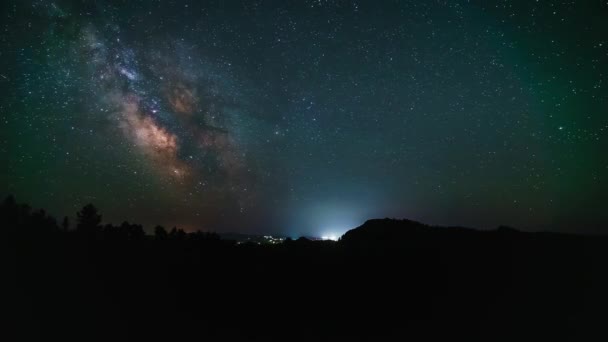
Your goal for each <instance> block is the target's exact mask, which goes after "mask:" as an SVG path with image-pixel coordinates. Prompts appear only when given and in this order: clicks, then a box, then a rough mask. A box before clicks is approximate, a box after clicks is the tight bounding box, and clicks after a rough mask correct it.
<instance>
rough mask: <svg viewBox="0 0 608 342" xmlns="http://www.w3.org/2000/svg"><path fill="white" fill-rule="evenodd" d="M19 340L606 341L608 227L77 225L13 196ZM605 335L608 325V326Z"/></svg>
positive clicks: (5, 245)
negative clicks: (334, 237) (318, 232)
mask: <svg viewBox="0 0 608 342" xmlns="http://www.w3.org/2000/svg"><path fill="white" fill-rule="evenodd" d="M0 222H1V224H2V231H1V232H0V233H1V236H2V246H1V247H2V248H1V249H2V252H3V255H2V261H3V263H5V265H4V267H3V269H4V270H5V273H4V274H5V277H4V281H3V283H4V285H7V287H6V289H5V290H4V291H3V293H4V296H3V297H4V300H3V302H4V304H3V307H4V311H5V312H6V313H8V321H6V322H5V323H7V327H9V328H8V329H9V330H8V331H5V333H8V332H9V331H10V330H14V333H15V334H16V335H14V336H19V338H18V339H17V340H45V341H46V340H55V339H57V340H72V339H73V340H85V341H90V340H104V341H106V340H144V339H165V340H182V339H189V340H193V339H199V338H209V339H212V340H216V339H222V340H252V339H262V338H272V339H280V340H311V339H316V340H349V341H350V340H353V339H354V340H395V339H397V340H407V339H410V338H411V339H414V340H439V339H441V340H444V339H448V338H449V339H453V338H461V337H466V338H467V339H469V340H484V341H513V340H532V339H536V340H573V341H588V340H598V338H599V336H602V335H603V336H605V333H604V332H603V328H604V325H605V323H606V318H607V314H606V307H607V306H606V304H608V301H607V295H606V289H608V287H607V286H606V285H608V281H607V280H608V269H607V268H606V260H608V238H606V237H605V236H582V235H573V234H557V233H530V232H521V231H517V230H515V229H513V228H510V227H499V228H498V229H496V230H491V231H479V230H474V229H468V228H462V227H435V226H428V225H425V224H422V223H419V222H415V221H410V220H394V219H376V220H369V221H367V222H366V223H364V224H363V225H362V226H360V227H357V228H354V229H352V230H350V231H348V232H347V233H345V234H344V235H343V236H342V237H341V239H340V240H339V241H336V242H334V241H312V240H309V239H306V238H299V239H295V240H292V239H287V240H285V242H283V243H281V244H276V245H258V244H253V243H241V244H239V243H237V242H236V241H230V240H224V239H220V236H219V235H218V234H216V233H212V232H189V233H187V232H185V231H183V230H181V229H178V228H171V229H166V228H164V227H162V226H156V227H154V228H153V229H152V232H153V234H151V235H149V234H146V232H145V230H144V228H143V227H142V226H141V225H138V224H132V223H129V222H123V223H122V224H120V225H118V226H115V225H111V224H105V225H102V222H103V217H102V214H101V213H100V212H99V211H98V209H97V208H95V206H93V205H92V204H87V205H85V206H84V207H83V208H82V209H80V210H79V211H78V212H77V213H76V222H74V223H71V222H70V220H69V218H68V217H65V218H64V219H62V220H61V223H58V221H57V220H56V219H55V218H53V217H52V216H50V215H49V214H48V213H46V212H45V211H44V210H32V209H31V208H30V207H29V206H28V205H26V204H20V203H17V201H16V200H15V199H14V197H12V196H9V197H7V198H6V199H5V200H4V201H3V202H2V204H1V205H0ZM599 340H601V338H600V339H599Z"/></svg>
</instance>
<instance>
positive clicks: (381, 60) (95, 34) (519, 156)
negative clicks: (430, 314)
mask: <svg viewBox="0 0 608 342" xmlns="http://www.w3.org/2000/svg"><path fill="white" fill-rule="evenodd" d="M2 11H3V18H4V19H3V21H2V26H1V27H0V29H1V30H2V31H1V32H0V42H1V44H2V49H1V55H0V61H1V62H2V65H3V66H2V69H1V71H0V74H1V77H0V87H1V89H2V93H3V96H2V99H1V100H0V117H1V119H2V120H1V122H0V133H1V136H0V137H1V139H2V141H1V143H2V146H1V147H0V160H1V161H2V164H3V165H6V167H4V168H3V170H2V171H1V173H0V181H1V182H0V186H1V188H0V190H3V192H6V193H13V194H15V195H16V196H17V198H18V200H20V201H28V202H30V203H32V204H33V205H34V206H37V207H44V208H47V209H48V210H49V211H50V212H51V213H53V214H55V215H57V216H63V215H73V213H74V212H75V211H76V210H77V209H78V208H79V207H80V206H82V205H83V204H85V203H88V202H93V203H94V204H96V205H97V206H98V207H99V208H100V210H101V211H102V213H103V214H104V219H105V221H107V222H113V223H119V222H121V221H123V220H129V221H131V222H141V223H143V224H145V225H146V226H147V227H148V228H150V227H151V226H152V225H154V224H157V223H160V224H163V225H166V226H170V227H171V226H174V225H177V226H179V227H183V228H186V229H189V230H194V229H204V230H219V231H241V232H273V233H281V234H290V235H300V234H306V235H329V234H331V233H333V234H340V233H343V232H344V231H345V230H347V229H349V228H352V227H354V226H357V225H358V224H360V223H362V222H363V221H365V220H366V219H368V218H373V217H387V216H388V217H407V218H410V219H415V220H422V221H425V222H427V223H432V224H449V225H469V226H474V227H482V228H483V227H486V228H493V227H495V226H497V225H499V224H509V225H514V226H517V227H520V228H525V229H555V230H567V231H581V232H582V231H602V227H604V226H605V223H606V222H607V220H608V214H607V213H608V211H607V210H605V205H606V203H608V197H607V195H606V193H607V190H608V186H607V185H606V184H607V177H608V154H606V147H607V144H606V139H607V138H608V137H607V133H608V116H607V115H606V113H608V91H607V90H606V89H607V80H606V77H607V75H608V70H607V69H608V40H607V39H606V36H605V35H604V34H603V33H605V32H608V27H607V26H608V24H607V21H606V20H605V18H607V17H608V4H606V3H605V2H599V1H598V2H591V1H589V2H584V3H583V2H574V3H569V2H557V1H445V2H444V1H428V2H422V1H373V2H371V1H370V2H367V1H355V2H346V1H297V2H296V1H264V2H261V1H242V2H224V1H218V2H215V1H204V2H201V3H199V2H198V1H190V2H188V1H8V2H5V3H4V4H3V5H2Z"/></svg>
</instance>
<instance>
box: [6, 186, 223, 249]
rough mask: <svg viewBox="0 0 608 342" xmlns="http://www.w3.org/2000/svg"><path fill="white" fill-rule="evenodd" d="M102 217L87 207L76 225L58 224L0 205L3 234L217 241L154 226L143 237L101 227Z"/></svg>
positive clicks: (13, 204) (128, 227) (128, 226)
mask: <svg viewBox="0 0 608 342" xmlns="http://www.w3.org/2000/svg"><path fill="white" fill-rule="evenodd" d="M102 218H103V217H102V215H101V213H100V212H99V210H98V209H97V208H96V207H95V206H94V205H93V204H90V203H89V204H87V205H85V206H84V207H82V209H80V210H79V211H78V212H77V213H76V224H75V225H73V226H72V225H71V224H70V220H69V218H68V217H67V216H65V217H64V218H63V220H62V221H61V224H59V223H58V221H57V219H56V218H55V217H53V216H51V215H49V214H48V213H47V212H46V211H45V210H44V209H37V210H33V209H32V207H31V206H29V205H28V204H25V203H17V201H16V200H15V197H14V196H12V195H9V196H7V197H6V198H5V199H4V200H3V201H2V204H0V224H2V226H3V227H4V229H5V231H7V232H9V233H13V234H22V235H24V234H31V235H41V236H44V235H48V234H62V233H65V234H76V235H78V236H80V237H86V238H88V239H95V240H127V241H139V240H145V239H156V240H192V241H219V240H220V236H219V235H218V234H217V233H215V232H202V231H196V232H190V233H188V232H185V231H184V230H183V229H179V228H177V227H173V228H172V229H170V230H167V229H166V228H165V227H163V226H160V225H157V226H156V227H154V230H153V235H148V234H146V231H145V230H144V228H143V226H142V225H140V224H134V223H129V222H127V221H124V222H122V223H121V224H120V225H112V224H105V225H102V224H101V222H102Z"/></svg>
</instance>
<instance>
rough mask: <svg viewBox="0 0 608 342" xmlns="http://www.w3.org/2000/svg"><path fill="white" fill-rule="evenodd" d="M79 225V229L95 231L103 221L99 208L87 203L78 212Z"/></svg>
mask: <svg viewBox="0 0 608 342" xmlns="http://www.w3.org/2000/svg"><path fill="white" fill-rule="evenodd" d="M76 216H77V218H78V225H77V226H76V228H77V229H78V230H79V231H87V232H93V231H96V230H97V229H98V228H99V224H100V223H101V215H100V214H99V213H98V211H97V208H95V206H94V205H93V204H90V203H89V204H87V205H85V206H84V207H82V209H80V211H79V212H78V213H76Z"/></svg>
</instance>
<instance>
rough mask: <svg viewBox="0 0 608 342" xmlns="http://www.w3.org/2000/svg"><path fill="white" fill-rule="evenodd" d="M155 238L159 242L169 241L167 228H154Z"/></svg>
mask: <svg viewBox="0 0 608 342" xmlns="http://www.w3.org/2000/svg"><path fill="white" fill-rule="evenodd" d="M154 237H155V238H156V239H157V240H167V238H168V237H169V234H168V233H167V230H166V229H165V227H163V226H156V227H154Z"/></svg>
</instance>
